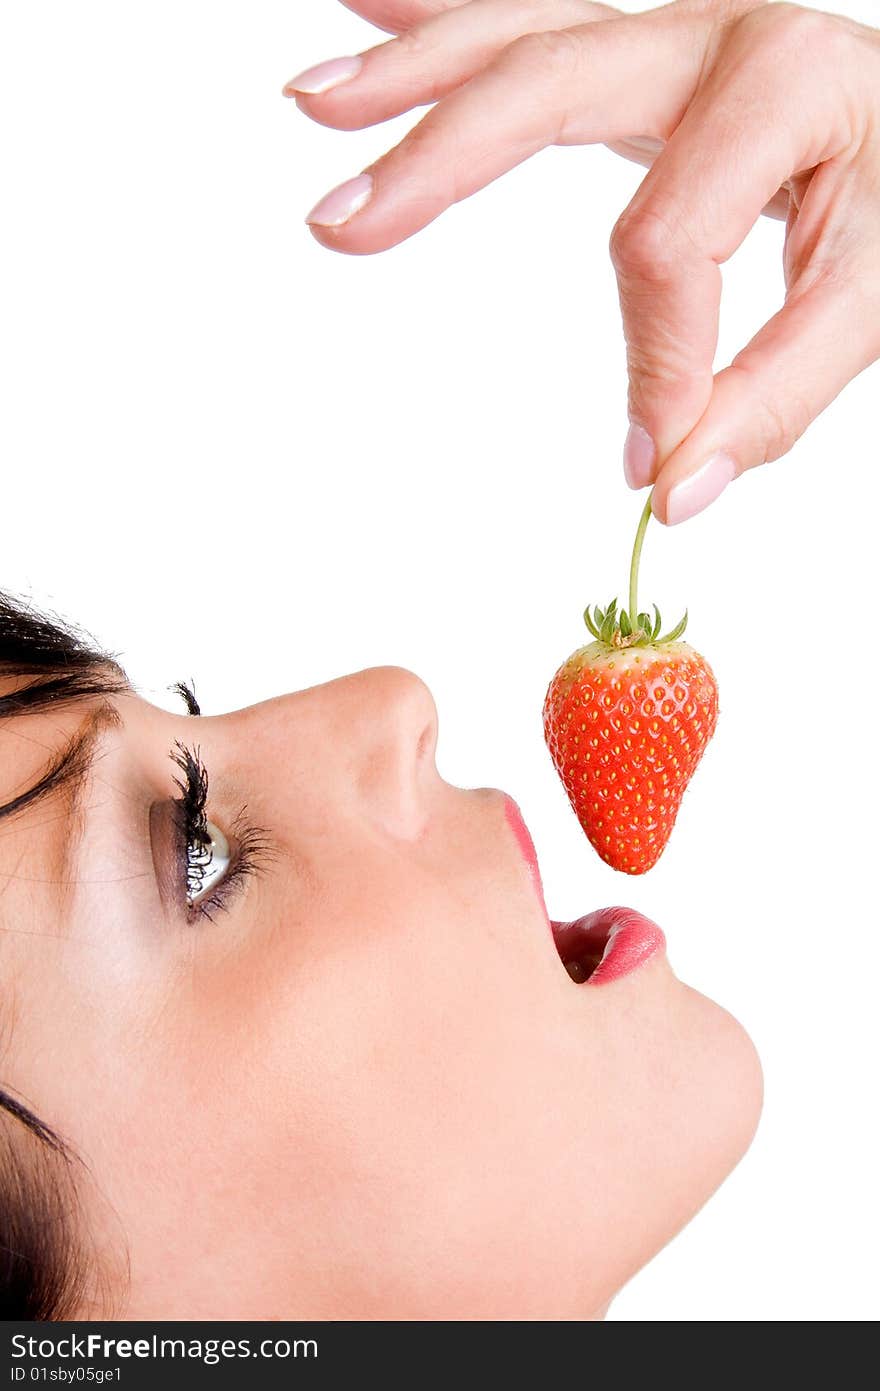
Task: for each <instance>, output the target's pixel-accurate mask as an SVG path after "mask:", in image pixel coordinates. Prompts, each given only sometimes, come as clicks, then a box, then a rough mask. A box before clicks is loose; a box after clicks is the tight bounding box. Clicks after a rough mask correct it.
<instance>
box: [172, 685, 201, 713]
mask: <svg viewBox="0 0 880 1391" xmlns="http://www.w3.org/2000/svg"><path fill="white" fill-rule="evenodd" d="M170 689H171V690H172V691H174V693H175V695H179V696H180V698H181V700H182V701H183V703H184V705H185V706H186V713H187V714H188V715H201V713H202V707H201V706H200V705H199V702H198V701H197V700H196V693H195V688H194V686H193V683H192V682H191V681H175V683H174V685H173V686H171V687H170Z"/></svg>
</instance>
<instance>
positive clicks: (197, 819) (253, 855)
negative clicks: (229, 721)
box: [170, 687, 271, 922]
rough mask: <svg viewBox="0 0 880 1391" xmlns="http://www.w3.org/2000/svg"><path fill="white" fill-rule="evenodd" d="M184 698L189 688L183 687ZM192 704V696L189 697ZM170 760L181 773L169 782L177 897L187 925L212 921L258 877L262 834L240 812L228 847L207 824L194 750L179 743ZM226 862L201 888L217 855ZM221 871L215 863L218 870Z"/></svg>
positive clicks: (264, 850)
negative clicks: (172, 788)
mask: <svg viewBox="0 0 880 1391" xmlns="http://www.w3.org/2000/svg"><path fill="white" fill-rule="evenodd" d="M183 689H184V690H186V691H187V692H188V693H189V694H190V695H192V692H191V691H189V687H184V688H183ZM192 699H193V703H195V697H194V696H192ZM170 756H171V759H172V761H173V762H174V763H175V764H176V766H177V768H178V769H179V770H180V772H181V773H182V774H183V777H182V778H181V777H177V776H175V778H174V784H175V786H176V787H177V788H178V790H179V792H180V796H179V797H176V798H175V799H174V810H175V827H176V836H175V839H176V850H177V856H176V858H177V865H178V869H177V878H178V882H179V883H180V886H181V896H182V897H185V902H186V912H187V916H188V918H189V920H190V921H191V922H193V921H196V920H197V919H198V918H200V917H203V918H207V919H208V921H209V922H213V921H214V916H213V914H214V912H215V911H217V910H221V909H222V910H226V909H228V907H229V902H230V899H231V898H232V897H233V896H234V895H235V894H236V893H237V892H239V891H240V890H241V889H243V888H244V885H245V881H246V879H247V878H248V876H250V875H256V874H258V873H260V872H261V871H262V869H263V867H264V865H265V861H266V859H267V858H268V856H269V854H270V853H271V852H270V845H269V841H268V839H267V837H266V834H265V832H263V831H262V830H260V828H259V827H257V826H254V825H253V824H252V823H251V822H250V820H249V819H248V817H247V808H243V809H242V810H241V811H240V812H239V814H238V816H237V817H236V818H235V821H234V822H233V824H232V826H231V827H230V839H231V842H232V844H231V847H230V845H228V844H227V840H226V837H225V836H224V835H223V833H222V832H221V831H220V830H219V828H218V827H213V832H216V834H213V833H212V823H211V822H210V821H209V820H208V816H207V804H208V771H207V769H206V767H205V765H204V763H203V762H202V759H201V755H200V752H199V749H198V748H189V747H187V745H185V744H182V743H181V742H180V741H179V740H177V741H175V744H174V747H173V749H172V750H171V755H170ZM218 843H219V845H220V846H221V847H225V850H223V849H221V851H220V859H221V860H222V859H224V858H226V859H227V864H226V867H225V870H224V872H223V873H222V874H221V876H220V877H219V878H218V879H216V880H214V881H213V882H212V883H211V885H210V887H209V889H206V888H205V884H206V880H208V879H210V874H211V870H212V869H216V866H215V865H214V860H215V857H216V856H217V847H218ZM220 868H221V869H223V868H224V867H223V865H222V863H221V866H220Z"/></svg>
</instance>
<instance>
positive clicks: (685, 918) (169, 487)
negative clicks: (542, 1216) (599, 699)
mask: <svg viewBox="0 0 880 1391" xmlns="http://www.w3.org/2000/svg"><path fill="white" fill-rule="evenodd" d="M624 8H627V9H638V8H642V7H641V6H639V5H634V4H630V5H627V6H625V7H624ZM838 8H839V9H840V10H842V11H845V12H846V13H848V14H850V15H852V16H854V17H857V18H861V19H864V20H867V21H869V22H870V21H871V19H872V18H873V19H875V20H877V19H878V10H880V7H878V6H877V5H876V4H874V3H862V4H856V3H848V4H840V5H839V6H838ZM2 14H3V17H2V21H0V131H2V140H0V144H2V148H0V169H2V185H0V199H2V219H0V237H2V259H0V273H2V304H3V311H2V324H0V353H2V364H0V370H2V381H3V388H4V389H3V397H4V402H3V410H2V415H0V448H2V459H3V492H2V498H3V502H2V544H3V555H2V567H0V584H2V585H3V586H4V587H6V588H8V589H12V590H15V591H18V592H28V593H31V594H33V595H34V596H36V597H37V598H38V599H39V600H40V601H41V602H44V603H48V604H49V605H52V606H54V607H55V608H57V609H60V610H61V611H63V612H64V613H66V614H68V615H69V616H72V617H74V618H77V619H78V620H79V621H81V622H82V623H84V624H85V625H86V626H87V627H89V628H91V629H92V630H93V631H94V632H95V633H97V634H98V635H99V636H100V637H101V638H102V639H103V640H104V641H105V642H106V643H107V644H109V645H110V646H111V647H112V648H114V649H116V650H118V651H120V652H121V653H122V655H123V657H124V659H125V660H126V662H127V663H128V665H129V669H130V671H131V673H132V675H133V676H134V678H135V679H136V680H137V681H139V682H140V683H141V684H142V685H143V686H144V687H145V688H147V690H148V692H152V691H158V692H159V694H158V696H157V697H156V698H158V699H159V700H162V701H164V700H165V699H166V697H165V696H163V695H162V694H161V691H162V688H163V687H164V686H165V685H166V684H167V683H168V682H171V681H173V680H176V679H178V678H180V677H188V676H194V677H195V678H196V683H197V688H198V692H199V695H200V697H201V699H202V702H203V705H204V708H205V709H206V711H207V712H209V713H216V712H218V711H220V710H223V709H228V708H234V707H236V706H238V705H241V704H245V703H248V702H250V701H252V700H256V699H260V698H262V697H264V696H267V695H270V694H273V693H275V692H277V691H280V690H285V689H290V688H293V687H297V686H302V685H309V684H312V683H314V682H318V681H321V680H323V679H325V678H327V677H330V676H333V675H337V674H339V673H340V672H342V671H344V670H352V669H355V668H358V667H360V666H365V665H372V664H376V663H380V662H388V661H391V662H398V663H402V664H404V665H408V666H410V667H412V668H414V669H415V670H416V671H418V672H419V673H421V674H422V675H423V676H424V677H425V678H426V679H427V680H428V682H429V683H430V685H431V686H432V688H433V690H434V693H435V695H436V698H437V701H438V705H439V708H440V714H441V746H440V754H439V763H440V769H441V772H442V773H443V774H444V775H445V776H446V777H448V778H449V779H450V780H452V781H456V782H461V783H463V784H466V785H479V784H493V785H497V786H501V787H504V788H507V789H508V790H509V791H511V792H512V793H513V794H514V795H515V796H516V797H517V798H518V799H519V800H520V802H521V804H522V806H523V808H524V811H525V814H526V818H527V820H528V821H529V822H530V824H531V826H532V829H533V831H534V834H535V839H536V841H537V845H538V851H539V855H540V858H541V861H542V865H543V869H544V874H545V879H546V884H547V895H548V900H549V906H550V910H551V914H553V915H554V916H558V917H562V916H567V915H572V916H573V915H576V914H578V913H580V912H583V911H586V910H588V909H589V908H591V907H593V906H596V905H598V904H601V903H605V902H614V901H621V900H622V901H624V902H630V903H632V904H634V905H635V906H637V907H639V908H641V909H643V910H644V911H646V912H647V913H648V914H650V915H651V916H653V917H655V918H657V919H658V920H659V921H660V922H661V923H663V924H664V925H665V927H666V928H667V931H668V935H669V939H670V951H671V956H672V959H673V963H674V965H675V967H676V969H677V970H678V972H679V974H680V975H681V976H682V977H683V978H684V979H686V980H687V981H689V982H691V983H693V984H695V985H697V986H698V987H699V988H700V989H702V990H704V991H705V992H706V993H708V994H710V995H712V996H714V997H715V998H717V999H719V1000H721V1001H722V1002H723V1003H724V1004H726V1005H727V1006H728V1007H729V1008H730V1009H731V1010H732V1011H733V1012H734V1013H735V1014H737V1015H738V1016H739V1017H740V1018H741V1019H742V1020H743V1021H744V1023H745V1024H746V1025H747V1027H748V1029H749V1030H750V1032H751V1033H752V1035H753V1037H754V1039H755V1041H756V1043H757V1045H758V1049H759V1051H760V1054H761V1056H762V1059H763V1062H764V1067H765V1072H766V1087H767V1095H766V1108H765V1114H764V1118H763V1121H762V1125H761V1128H760V1131H759V1134H758V1138H757V1140H756V1142H755V1144H754V1146H753V1149H752V1150H751V1152H750V1154H749V1155H748V1157H747V1158H746V1160H745V1161H744V1163H743V1164H742V1165H741V1167H740V1168H739V1170H738V1171H737V1172H736V1173H735V1174H734V1175H733V1177H732V1178H731V1179H730V1180H729V1181H728V1183H727V1184H726V1185H725V1187H724V1188H723V1189H722V1191H721V1192H720V1194H719V1195H718V1196H717V1197H716V1198H715V1199H714V1200H713V1201H712V1202H711V1203H710V1204H709V1206H708V1208H707V1209H706V1211H705V1212H704V1213H703V1214H701V1216H700V1217H699V1218H698V1219H697V1220H696V1221H695V1222H694V1223H693V1224H692V1225H691V1227H690V1228H689V1229H688V1230H687V1231H686V1232H684V1233H683V1234H682V1235H681V1236H680V1237H679V1238H678V1239H677V1240H676V1241H675V1242H674V1243H673V1244H672V1246H671V1247H670V1248H668V1249H667V1250H666V1251H665V1252H664V1253H663V1254H662V1255H661V1256H660V1257H659V1258H658V1259H657V1260H655V1261H654V1263H653V1264H652V1265H651V1266H650V1267H649V1268H648V1269H647V1270H646V1271H645V1272H643V1273H642V1274H641V1275H640V1276H639V1277H638V1278H637V1279H636V1280H635V1281H634V1282H633V1283H632V1284H631V1286H630V1287H629V1288H628V1289H627V1290H626V1291H625V1292H624V1293H623V1294H622V1295H621V1297H620V1298H619V1300H618V1301H617V1303H616V1304H615V1306H614V1309H613V1312H612V1315H611V1316H612V1317H613V1318H616V1319H623V1320H665V1319H671V1320H719V1319H721V1320H823V1319H832V1320H846V1319H862V1320H863V1319H869V1318H873V1317H875V1316H876V1315H877V1313H878V1300H877V1276H876V1246H877V1238H878V1223H877V1216H878V1213H877V1201H878V1200H877V1192H878V1182H877V1172H878V1163H880V1155H878V1143H877V1119H876V1100H877V1088H876V1076H877V1072H876V1069H877V1015H878V1004H877V995H878V974H880V972H878V968H880V961H878V946H877V909H876V901H875V872H876V865H877V854H876V831H877V796H876V787H877V783H878V774H880V767H878V753H877V739H876V728H877V726H876V702H877V640H876V637H875V633H874V628H875V623H876V615H877V612H878V609H877V601H878V594H877V589H876V586H875V575H876V565H875V557H876V553H877V551H876V544H877V543H876V513H877V506H878V486H877V457H878V455H877V410H876V398H877V392H878V387H880V376H878V370H880V369H875V370H873V371H872V372H869V373H867V374H865V376H863V377H862V378H861V379H860V380H859V381H858V382H857V383H855V384H854V385H853V386H851V387H850V388H849V389H848V390H847V391H846V392H845V394H844V395H843V397H842V398H841V399H840V400H839V401H838V402H837V403H836V404H835V405H834V406H833V407H832V408H831V409H830V410H829V411H828V412H827V413H826V415H825V416H824V417H823V418H822V419H821V420H820V421H819V423H818V424H817V425H816V426H815V427H814V428H813V429H812V430H811V431H810V432H809V434H808V436H807V437H806V438H805V439H804V440H803V441H802V442H801V443H800V444H799V445H798V447H797V448H796V450H795V451H794V453H793V454H792V455H791V456H790V457H789V458H788V459H787V460H785V461H784V462H782V463H779V464H776V465H774V466H772V467H770V468H767V469H764V470H761V471H758V472H756V473H753V474H752V475H750V476H748V477H747V478H745V479H744V480H742V481H740V482H738V483H737V484H736V485H735V486H734V487H733V488H732V489H731V490H730V492H729V495H728V496H726V497H725V498H724V499H723V500H722V501H721V502H720V503H719V505H717V506H716V507H714V508H713V509H711V510H710V512H708V513H707V514H705V515H704V516H702V517H700V518H698V519H697V520H696V521H694V522H693V523H691V524H689V525H687V526H685V527H683V528H678V529H676V530H675V531H669V532H667V531H664V530H663V529H662V528H661V527H659V526H657V525H656V524H655V525H654V526H653V528H652V530H651V531H650V532H649V537H648V542H647V546H646V554H645V560H644V564H643V576H644V596H645V598H646V599H647V598H650V599H657V600H658V602H660V604H661V607H662V609H663V611H664V615H665V616H666V617H668V618H669V619H670V620H674V619H676V618H677V617H678V614H679V611H680V610H681V609H682V608H683V607H684V606H685V605H686V604H687V605H689V606H690V610H691V615H692V618H691V628H690V636H691V639H692V641H693V642H694V643H695V644H696V645H697V646H699V647H700V648H701V649H702V650H703V651H704V652H705V653H706V655H707V656H708V657H709V659H710V661H711V662H712V664H713V665H714V667H715V670H716V673H717V675H718V678H719V682H720V686H721V692H722V707H723V711H722V720H721V723H720V726H719V730H718V734H717V736H716V739H715V741H714V744H713V746H712V747H711V748H710V750H709V752H708V754H707V756H706V759H705V762H704V764H703V766H702V767H701V768H700V770H699V772H698V774H697V777H696V780H695V783H694V786H693V788H692V789H691V791H690V792H689V793H688V795H687V797H686V799H685V803H684V808H683V810H682V813H681V816H680V820H679V824H678V828H677V831H676V833H675V836H674V837H673V840H672V843H671V845H670V848H669V850H668V852H667V853H666V855H665V856H664V858H663V860H662V861H661V863H660V865H659V866H658V867H657V869H656V870H654V871H653V872H652V873H651V874H650V875H649V876H648V877H647V878H645V879H643V880H624V879H622V878H621V877H620V876H617V875H615V874H614V873H612V871H610V870H608V869H606V868H605V867H604V866H602V865H601V864H600V863H599V861H598V860H597V858H596V857H595V856H594V855H593V854H592V852H591V851H590V849H589V847H588V845H587V843H586V841H585V840H584V838H583V837H582V835H581V832H580V831H579V829H578V826H577V823H576V822H575V819H574V817H573V816H572V814H571V812H570V810H569V808H568V805H567V803H566V800H565V798H564V796H563V794H562V791H561V789H560V787H559V785H558V784H557V782H556V777H555V774H554V773H553V770H552V768H551V765H550V762H549V759H548V757H547V754H546V752H545V749H544V745H543V741H542V735H541V723H540V709H541V702H542V698H543V694H544V689H545V686H546V683H547V681H548V680H549V678H550V676H551V675H552V673H553V671H554V670H555V668H556V666H557V665H558V663H559V662H560V661H561V660H562V659H563V658H564V657H565V656H567V655H568V653H569V651H570V650H571V649H572V648H574V647H575V646H578V645H580V643H581V642H582V640H583V638H584V633H583V630H582V627H581V619H580V614H581V611H582V609H583V606H584V604H585V603H586V601H587V600H589V599H592V600H603V601H604V600H605V599H607V598H608V596H609V595H610V594H611V593H612V591H613V590H614V588H615V586H618V587H619V590H620V591H621V592H622V589H623V585H624V582H625V578H626V568H627V562H628V552H629V547H630V542H631V536H632V533H633V530H634V527H635V524H636V520H637V515H638V511H639V507H640V501H639V500H638V499H637V498H636V497H635V496H634V495H632V494H631V493H629V492H628V490H627V489H626V488H625V486H624V483H623V478H622V473H621V466H620V452H621V445H622V440H623V435H624V430H625V373H624V356H623V344H622V335H621V329H620V323H619V317H618V308H617V300H616V291H615V285H614V280H613V275H612V272H611V268H610V265H609V261H608V256H607V239H608V234H609V231H610V228H611V225H612V223H613V221H614V219H615V217H616V215H617V214H618V213H619V212H620V210H621V209H622V207H623V206H624V204H625V203H626V201H627V200H628V199H629V197H630V196H631V195H632V193H633V191H634V189H635V187H636V185H637V182H638V179H639V177H640V173H639V171H638V170H636V169H635V168H634V167H632V166H630V165H627V164H625V163H623V162H621V161H618V160H617V159H616V158H615V157H614V156H612V155H611V154H609V153H607V152H606V151H604V150H601V149H597V150H552V151H549V152H548V153H546V154H544V155H543V156H542V157H540V158H538V159H536V160H534V161H532V162H531V163H530V164H528V165H527V166H524V167H522V168H520V169H519V170H517V171H516V172H515V173H514V174H512V175H511V176H509V177H508V178H506V179H504V180H502V181H501V182H499V183H498V184H496V185H495V186H494V187H492V188H491V189H490V190H488V191H487V192H485V193H483V194H481V195H480V196H479V197H478V198H476V199H474V200H472V201H471V202H469V203H467V204H464V205H462V206H460V207H458V208H456V209H454V210H453V211H451V212H450V213H449V214H447V215H446V216H444V217H443V218H442V219H441V220H440V221H439V222H438V223H437V224H435V225H434V226H433V227H431V228H429V229H428V230H427V231H426V232H424V233H423V234H422V235H420V236H418V237H417V238H415V239H414V240H412V241H410V242H409V243H407V244H405V245H403V246H401V247H400V248H398V249H397V250H395V251H393V252H390V253H388V254H386V255H383V256H379V257H375V258H370V259H349V258H343V257H336V256H333V255H331V254H329V253H328V252H326V251H324V250H322V249H321V248H320V247H319V246H318V245H317V244H316V243H315V242H314V241H313V240H312V239H311V237H310V236H309V234H308V232H307V230H306V228H305V227H304V225H303V217H304V214H305V213H306V211H307V210H308V208H309V207H310V206H311V204H312V203H313V202H314V201H315V200H316V199H317V197H318V196H319V195H320V194H321V193H323V192H324V191H326V190H327V189H329V188H330V187H331V186H332V185H334V184H335V183H337V182H339V181H340V180H342V179H343V178H346V177H348V176H349V175H351V174H354V173H357V172H358V171H359V170H360V168H361V167H362V166H363V165H365V164H367V163H368V162H369V161H370V160H371V159H373V158H374V157H375V156H376V155H377V154H379V153H380V152H381V151H382V150H384V149H385V148H387V146H388V145H389V144H390V143H393V141H394V140H395V139H396V138H398V137H399V135H400V134H401V133H402V131H403V130H404V129H406V128H407V127H408V125H409V124H410V123H411V120H412V118H405V119H404V120H403V121H401V122H398V123H396V125H395V126H394V127H393V128H387V129H384V130H383V129H381V128H380V129H377V130H372V131H367V132H364V133H362V134H357V135H341V134H337V133H334V132H332V131H327V130H323V129H321V128H319V127H316V126H313V125H311V124H310V123H309V122H307V121H306V119H305V118H304V117H303V116H301V115H300V114H299V113H298V112H297V111H296V109H295V107H294V106H293V105H292V104H291V103H286V102H285V101H283V100H282V98H281V96H280V95H279V91H280V87H281V85H282V83H283V81H284V80H285V79H286V78H288V77H290V76H291V75H292V74H293V73H295V72H297V71H299V70H300V69H301V68H303V67H304V66H306V65H307V64H309V63H311V62H314V61H318V60H320V59H323V58H327V57H332V56H335V55H337V54H343V53H349V52H352V51H356V50H357V49H359V48H362V47H366V46H367V45H368V44H370V43H371V42H372V41H373V38H372V34H373V31H371V30H370V29H369V28H368V26H367V25H366V24H364V23H362V22H361V21H360V20H358V19H357V18H356V17H355V16H353V15H352V14H350V13H349V12H347V11H346V10H344V9H343V8H341V6H339V5H338V4H336V3H334V0H256V2H255V0H251V2H250V3H247V4H245V3H244V0H237V3H229V2H228V0H150V3H134V0H128V3H125V4H120V3H119V0H81V2H80V3H77V4H75V5H73V4H70V3H69V0H42V2H41V3H33V4H29V5H23V4H19V5H14V6H13V5H6V6H4V7H3V12H2ZM780 247H781V228H780V226H779V225H778V224H776V223H767V224H763V225H761V226H760V227H759V228H758V229H757V230H756V231H755V232H754V233H753V235H752V236H751V237H750V238H749V240H748V242H747V244H746V246H745V247H744V249H743V250H742V251H741V252H740V253H739V254H738V255H737V256H736V257H735V258H734V260H733V262H732V263H731V264H730V266H729V267H728V268H727V271H726V290H727V293H726V299H725V306H724V318H723V325H722V335H721V348H720V352H719V362H723V361H726V360H728V359H729V358H730V356H731V355H732V353H733V352H734V351H735V349H736V348H737V347H738V346H739V345H740V344H742V343H743V342H744V341H745V340H746V338H747V337H748V336H750V334H751V333H752V332H753V331H754V330H755V328H756V327H757V325H758V324H759V322H760V321H761V320H762V318H764V317H767V316H768V315H769V314H770V313H771V312H772V311H773V310H774V309H775V307H777V306H778V304H779V302H780V298H781V295H782V278H781V270H780V255H779V253H780ZM878 254H880V246H878Z"/></svg>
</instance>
